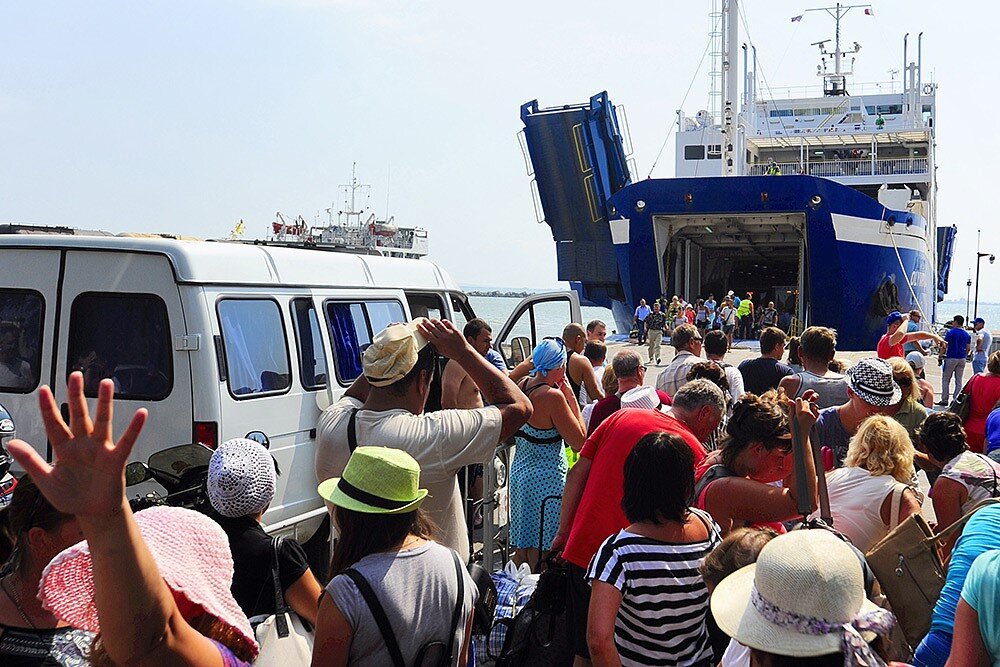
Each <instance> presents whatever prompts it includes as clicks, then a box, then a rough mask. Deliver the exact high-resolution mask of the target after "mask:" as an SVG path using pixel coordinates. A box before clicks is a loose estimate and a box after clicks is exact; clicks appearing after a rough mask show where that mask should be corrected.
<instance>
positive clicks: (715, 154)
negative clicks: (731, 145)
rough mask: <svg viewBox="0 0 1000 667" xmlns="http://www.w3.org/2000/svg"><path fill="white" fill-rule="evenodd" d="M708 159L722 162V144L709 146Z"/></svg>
mask: <svg viewBox="0 0 1000 667" xmlns="http://www.w3.org/2000/svg"><path fill="white" fill-rule="evenodd" d="M708 159H709V160H721V159H722V144H709V146H708Z"/></svg>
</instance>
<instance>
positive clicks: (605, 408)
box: [587, 389, 673, 435]
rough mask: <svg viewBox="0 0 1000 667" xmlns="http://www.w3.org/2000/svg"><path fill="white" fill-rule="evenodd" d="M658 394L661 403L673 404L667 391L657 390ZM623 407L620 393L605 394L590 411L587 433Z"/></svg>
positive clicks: (594, 429) (590, 432)
mask: <svg viewBox="0 0 1000 667" xmlns="http://www.w3.org/2000/svg"><path fill="white" fill-rule="evenodd" d="M656 395H657V396H658V397H659V398H660V404H661V405H672V404H673V401H672V400H671V399H670V396H668V395H667V392H665V391H660V390H659V389H657V390H656ZM621 408H622V397H621V396H619V395H618V394H611V395H610V396H605V397H604V398H602V399H601V400H599V401H598V402H597V405H595V406H594V410H593V412H591V413H590V425H589V426H588V427H587V435H591V434H592V433H593V432H594V431H596V430H597V427H598V426H600V425H601V424H602V423H603V422H604V420H605V419H607V418H608V417H610V416H611V415H613V414H614V413H616V412H618V411H619V410H621Z"/></svg>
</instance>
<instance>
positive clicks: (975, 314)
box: [972, 229, 997, 318]
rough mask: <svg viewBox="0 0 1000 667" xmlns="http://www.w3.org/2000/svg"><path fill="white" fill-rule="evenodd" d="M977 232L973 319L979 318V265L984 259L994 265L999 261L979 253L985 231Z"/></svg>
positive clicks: (993, 256) (990, 255) (992, 256)
mask: <svg viewBox="0 0 1000 667" xmlns="http://www.w3.org/2000/svg"><path fill="white" fill-rule="evenodd" d="M976 231H977V238H976V299H975V301H974V302H973V306H972V317H973V318H976V317H979V264H980V260H982V258H983V257H989V258H990V264H992V263H993V262H995V261H996V259H997V257H996V255H993V254H990V253H988V252H979V240H980V238H981V237H982V235H983V230H981V229H979V230H976Z"/></svg>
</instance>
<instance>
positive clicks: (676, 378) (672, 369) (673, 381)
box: [656, 324, 702, 398]
mask: <svg viewBox="0 0 1000 667" xmlns="http://www.w3.org/2000/svg"><path fill="white" fill-rule="evenodd" d="M670 344H671V345H673V346H674V349H675V350H677V353H676V354H675V355H674V358H673V359H672V360H671V361H670V363H669V364H667V367H666V368H664V369H663V372H662V373H660V377H658V378H656V388H657V389H659V390H660V391H662V392H663V393H665V394H667V395H668V396H670V397H671V398H673V397H674V395H675V394H676V393H677V390H678V389H680V388H681V387H683V386H684V385H685V384H687V381H688V379H687V376H688V371H690V370H691V367H692V366H694V365H695V364H696V363H698V362H699V361H701V360H702V359H701V332H700V331H698V329H697V327H695V326H694V325H693V324H682V325H680V326H679V327H677V328H676V329H674V330H673V332H672V333H671V334H670Z"/></svg>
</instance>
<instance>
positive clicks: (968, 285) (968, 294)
mask: <svg viewBox="0 0 1000 667" xmlns="http://www.w3.org/2000/svg"><path fill="white" fill-rule="evenodd" d="M971 305H972V272H971V271H970V272H969V279H968V280H966V281H965V321H966V322H968V321H969V308H970V306H971Z"/></svg>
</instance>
